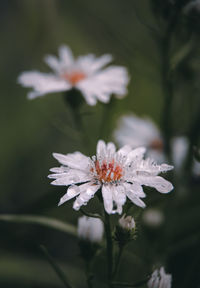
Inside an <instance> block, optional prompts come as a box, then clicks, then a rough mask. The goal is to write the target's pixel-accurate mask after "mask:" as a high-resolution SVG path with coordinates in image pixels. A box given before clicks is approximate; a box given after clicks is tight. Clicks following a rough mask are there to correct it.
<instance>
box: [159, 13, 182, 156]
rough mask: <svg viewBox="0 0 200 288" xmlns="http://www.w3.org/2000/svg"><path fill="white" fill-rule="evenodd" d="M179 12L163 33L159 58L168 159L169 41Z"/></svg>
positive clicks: (163, 128) (169, 152)
mask: <svg viewBox="0 0 200 288" xmlns="http://www.w3.org/2000/svg"><path fill="white" fill-rule="evenodd" d="M179 13H180V11H178V10H177V11H175V13H174V15H173V17H172V19H171V21H170V22H169V24H168V27H167V29H166V32H165V36H164V38H163V41H162V48H161V52H162V54H161V57H162V86H163V93H164V105H163V113H162V130H163V137H164V150H165V153H166V155H167V156H168V158H170V156H171V148H170V138H171V132H172V127H171V116H172V115H171V110H172V102H173V96H174V88H173V78H172V72H171V67H170V49H171V41H172V36H173V32H174V30H175V27H176V24H177V21H178V15H179Z"/></svg>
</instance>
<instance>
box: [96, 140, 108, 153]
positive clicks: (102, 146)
mask: <svg viewBox="0 0 200 288" xmlns="http://www.w3.org/2000/svg"><path fill="white" fill-rule="evenodd" d="M105 153H106V143H105V142H104V141H103V140H99V141H98V143H97V155H101V154H105Z"/></svg>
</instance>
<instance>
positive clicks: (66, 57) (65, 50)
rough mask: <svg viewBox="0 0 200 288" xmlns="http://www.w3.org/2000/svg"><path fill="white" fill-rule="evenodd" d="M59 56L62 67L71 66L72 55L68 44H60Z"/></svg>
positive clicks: (72, 61) (72, 62)
mask: <svg viewBox="0 0 200 288" xmlns="http://www.w3.org/2000/svg"><path fill="white" fill-rule="evenodd" d="M59 57H60V62H61V63H63V64H62V65H63V67H65V68H69V67H71V66H73V64H74V57H73V54H72V51H71V49H70V48H69V47H68V46H66V45H62V46H60V48H59Z"/></svg>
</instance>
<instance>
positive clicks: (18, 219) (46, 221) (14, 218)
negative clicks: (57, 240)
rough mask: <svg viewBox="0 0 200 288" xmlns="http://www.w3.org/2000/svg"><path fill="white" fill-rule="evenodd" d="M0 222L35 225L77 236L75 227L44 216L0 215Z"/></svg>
mask: <svg viewBox="0 0 200 288" xmlns="http://www.w3.org/2000/svg"><path fill="white" fill-rule="evenodd" d="M0 221H4V222H14V223H21V224H34V225H35V224H36V225H41V226H45V227H48V228H52V229H55V230H59V231H61V232H64V233H68V234H71V235H73V236H77V231H76V227H75V226H73V225H71V224H68V223H65V222H63V221H60V220H57V219H54V218H49V217H45V216H35V215H16V214H2V215H0Z"/></svg>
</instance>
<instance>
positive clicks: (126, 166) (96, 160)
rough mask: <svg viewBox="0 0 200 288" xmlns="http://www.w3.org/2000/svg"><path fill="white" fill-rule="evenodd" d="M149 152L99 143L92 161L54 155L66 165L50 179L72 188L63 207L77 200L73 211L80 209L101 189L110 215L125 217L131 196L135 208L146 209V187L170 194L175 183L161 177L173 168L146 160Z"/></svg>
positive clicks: (74, 155) (78, 153)
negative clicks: (122, 215)
mask: <svg viewBox="0 0 200 288" xmlns="http://www.w3.org/2000/svg"><path fill="white" fill-rule="evenodd" d="M145 151H146V150H145V148H144V147H140V148H137V149H132V148H131V147H130V146H124V147H122V148H121V149H119V150H118V151H116V147H115V145H114V144H113V143H111V142H110V143H108V144H106V143H105V142H104V141H103V140H99V141H98V143H97V152H96V155H95V156H92V157H91V158H89V157H87V156H85V155H83V154H82V153H80V152H75V153H71V154H67V155H63V154H58V153H54V154H53V156H54V157H55V158H56V159H57V160H58V162H60V163H61V164H62V166H61V167H57V168H52V169H51V170H50V171H51V172H52V174H50V175H49V178H51V179H54V180H53V182H52V184H53V185H63V186H68V188H67V192H66V194H65V195H64V196H63V197H62V198H61V199H60V202H59V205H61V204H63V203H64V202H66V201H68V200H70V199H72V198H74V197H76V199H75V201H74V204H73V208H74V209H75V210H79V209H80V207H81V206H82V205H87V203H88V201H89V200H90V199H91V198H92V197H94V195H95V193H96V192H97V191H98V190H100V189H101V193H102V197H103V203H104V208H105V210H106V212H107V213H109V214H112V213H119V214H121V213H122V211H123V205H124V204H125V202H126V200H127V197H128V199H130V200H131V201H132V202H133V203H134V204H135V205H137V206H140V207H143V208H144V207H145V203H144V202H143V200H142V199H143V198H145V196H146V195H145V193H144V191H143V186H149V187H153V188H155V189H156V190H157V191H159V192H160V193H168V192H170V191H171V190H172V189H173V186H172V184H171V183H170V182H169V181H167V180H165V179H164V178H162V177H161V176H158V175H159V174H160V173H162V172H166V171H169V170H171V169H173V166H170V165H167V164H161V165H157V164H156V163H155V162H154V161H153V160H151V159H148V158H147V159H146V160H145V159H144V158H143V157H144V153H145Z"/></svg>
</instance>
